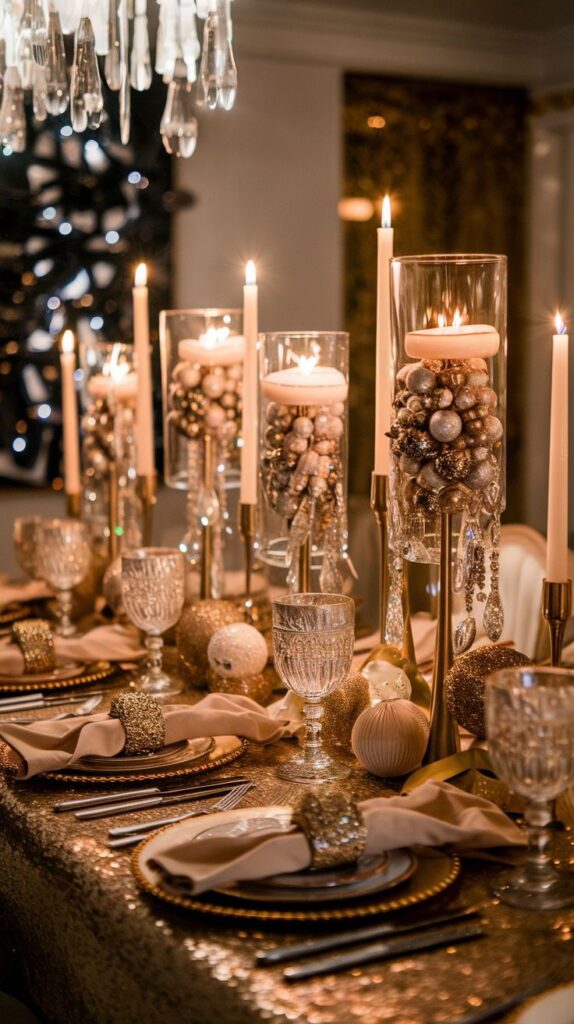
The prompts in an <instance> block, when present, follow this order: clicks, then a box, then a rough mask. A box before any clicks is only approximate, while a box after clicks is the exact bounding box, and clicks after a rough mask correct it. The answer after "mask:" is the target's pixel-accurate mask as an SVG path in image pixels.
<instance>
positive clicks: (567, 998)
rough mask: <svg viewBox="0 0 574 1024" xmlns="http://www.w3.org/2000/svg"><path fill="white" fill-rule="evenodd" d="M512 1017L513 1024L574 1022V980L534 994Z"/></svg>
mask: <svg viewBox="0 0 574 1024" xmlns="http://www.w3.org/2000/svg"><path fill="white" fill-rule="evenodd" d="M510 1019H511V1021H512V1024H574V981H571V982H569V984H567V985H558V986H557V987H556V988H553V989H550V991H549V992H543V993H542V994H541V995H538V996H533V997H532V999H528V1000H527V1002H526V1003H525V1004H524V1005H523V1006H521V1007H520V1009H518V1010H516V1011H515V1013H514V1015H513V1016H512V1017H511V1018H510Z"/></svg>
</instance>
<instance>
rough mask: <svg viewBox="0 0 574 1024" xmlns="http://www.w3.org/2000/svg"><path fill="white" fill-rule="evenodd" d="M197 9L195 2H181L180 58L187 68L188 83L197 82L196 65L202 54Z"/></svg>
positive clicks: (191, 0)
mask: <svg viewBox="0 0 574 1024" xmlns="http://www.w3.org/2000/svg"><path fill="white" fill-rule="evenodd" d="M195 9H196V8H195V0H181V2H180V8H179V39H180V45H181V54H180V56H181V57H182V59H183V60H184V62H185V66H186V68H187V80H188V82H195V80H196V78H197V70H196V65H197V61H198V58H199V55H200V53H201V46H200V45H199V39H198V38H197V28H196V24H195Z"/></svg>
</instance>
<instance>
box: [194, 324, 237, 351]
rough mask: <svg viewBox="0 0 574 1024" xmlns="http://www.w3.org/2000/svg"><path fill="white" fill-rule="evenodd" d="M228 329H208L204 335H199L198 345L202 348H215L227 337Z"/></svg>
mask: <svg viewBox="0 0 574 1024" xmlns="http://www.w3.org/2000/svg"><path fill="white" fill-rule="evenodd" d="M229 334H230V330H229V327H208V328H207V330H206V332H205V334H200V336H199V344H200V345H203V347H204V348H215V346H216V345H218V344H219V343H220V342H222V341H225V339H226V338H228V337H229Z"/></svg>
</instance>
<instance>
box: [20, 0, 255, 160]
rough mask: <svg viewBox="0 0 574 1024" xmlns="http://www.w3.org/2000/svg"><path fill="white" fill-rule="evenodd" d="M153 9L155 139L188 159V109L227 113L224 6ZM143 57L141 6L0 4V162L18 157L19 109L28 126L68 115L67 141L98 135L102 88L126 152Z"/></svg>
mask: <svg viewBox="0 0 574 1024" xmlns="http://www.w3.org/2000/svg"><path fill="white" fill-rule="evenodd" d="M156 2H157V5H158V7H159V11H158V19H157V25H158V27H157V39H156V40H155V46H154V47H153V50H154V51H155V70H156V72H157V73H158V74H159V75H161V77H162V79H163V81H164V82H165V84H166V86H167V97H166V105H165V109H164V112H163V116H162V118H161V123H160V132H161V137H162V141H163V144H164V147H165V149H166V150H167V152H168V153H173V154H175V155H176V156H182V157H189V156H191V155H192V153H193V152H194V150H195V147H196V143H197V118H196V116H195V109H196V108H197V107H199V108H201V107H206V108H208V109H209V110H216V109H221V110H231V108H232V107H233V105H234V103H235V97H236V95H237V68H236V66H235V59H234V56H233V43H232V36H233V32H232V21H231V0H156ZM154 23H155V20H154ZM202 23H203V24H202ZM151 53H152V47H151V45H150V26H149V24H148V0H0V90H1V95H2V100H1V104H0V142H1V144H2V146H3V152H4V154H5V155H10V153H22V152H24V150H25V149H26V113H25V105H30V106H31V107H32V110H33V116H34V119H35V121H37V122H43V121H45V120H46V118H47V117H48V115H55V116H59V115H62V114H64V113H65V112H66V110H67V109H68V108H69V110H70V121H71V124H72V128H73V129H74V131H75V132H84V131H86V129H96V128H99V126H100V124H101V122H102V118H103V117H104V116H105V109H104V99H105V97H104V91H103V89H102V79H103V80H105V82H106V84H107V85H108V87H109V89H110V90H111V91H112V93H117V96H118V104H119V124H120V137H121V140H122V142H123V143H124V144H127V143H128V142H129V138H130V101H131V89H135V90H136V91H138V92H144V91H145V90H146V89H149V88H150V86H151V84H152V56H151ZM68 62H70V64H68ZM0 152H1V151H0Z"/></svg>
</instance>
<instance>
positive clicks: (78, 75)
mask: <svg viewBox="0 0 574 1024" xmlns="http://www.w3.org/2000/svg"><path fill="white" fill-rule="evenodd" d="M103 105H104V100H103V96H102V83H101V80H100V72H99V69H98V60H97V57H96V50H95V46H94V32H93V29H92V23H91V21H90V19H89V18H82V19H81V21H80V24H79V25H78V29H77V31H76V39H75V47H74V63H73V65H72V78H71V82H70V108H71V114H72V127H73V129H74V131H77V132H83V131H85V130H86V128H88V127H90V128H98V127H99V125H100V122H101V112H102V108H103Z"/></svg>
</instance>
